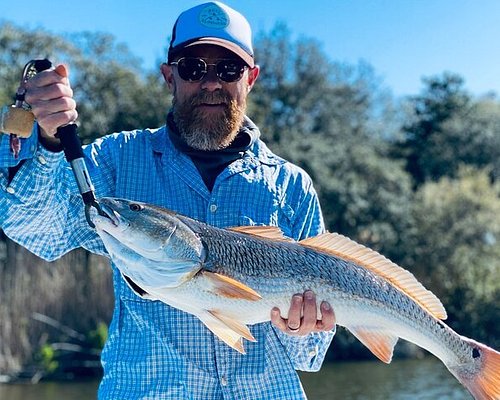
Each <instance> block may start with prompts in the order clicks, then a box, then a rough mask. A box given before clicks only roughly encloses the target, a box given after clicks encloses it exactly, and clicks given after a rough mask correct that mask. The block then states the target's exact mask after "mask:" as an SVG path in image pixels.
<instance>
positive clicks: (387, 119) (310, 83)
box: [0, 23, 500, 369]
mask: <svg viewBox="0 0 500 400" xmlns="http://www.w3.org/2000/svg"><path fill="white" fill-rule="evenodd" d="M255 49H256V60H257V63H258V64H259V65H260V66H261V75H260V77H259V79H258V81H257V83H256V85H255V87H254V89H253V90H252V93H251V94H250V97H249V104H248V107H249V108H248V114H249V116H250V117H251V118H252V119H253V120H254V121H255V122H256V123H257V125H258V126H259V127H260V128H261V131H262V134H263V137H262V139H263V140H264V141H266V142H267V144H268V145H269V146H270V147H271V148H272V149H273V150H274V151H275V152H276V153H278V154H280V155H281V156H283V157H285V158H287V159H289V160H290V161H292V162H295V163H297V164H298V165H299V166H301V167H302V168H304V169H305V170H306V171H307V172H308V173H309V174H310V175H311V177H312V179H313V181H314V185H315V188H316V190H317V192H318V194H319V197H320V201H321V205H322V209H323V211H324V216H325V221H326V225H327V227H328V229H329V230H331V231H338V232H341V233H343V234H345V235H347V236H350V237H352V238H353V239H357V240H358V241H360V242H362V243H364V244H367V245H369V246H370V247H373V248H375V249H377V250H379V251H381V252H382V253H383V254H384V255H386V256H388V257H389V258H391V259H393V260H394V261H396V262H399V263H400V264H401V265H403V266H404V267H406V268H409V269H411V271H412V272H414V273H415V275H416V276H417V277H418V278H419V279H420V280H422V281H423V282H424V284H425V285H426V286H427V287H429V288H430V289H432V290H433V291H434V292H435V293H436V294H437V295H438V296H439V297H440V298H441V299H442V301H443V303H444V304H445V306H446V308H447V310H448V313H449V323H450V324H451V325H452V326H453V327H454V328H455V329H456V330H457V331H459V332H460V333H461V334H465V335H468V336H471V337H474V338H476V339H479V340H482V341H484V342H486V343H489V344H490V345H493V346H496V347H500V343H499V340H500V339H499V338H500V331H499V329H500V327H499V324H498V320H499V318H500V311H499V308H498V304H499V303H500V271H499V270H500V266H499V261H498V260H500V248H499V247H500V245H499V243H500V219H499V218H500V217H499V216H500V205H499V201H500V200H499V199H500V189H499V186H498V185H499V183H498V181H499V176H500V102H499V101H498V99H497V98H495V97H484V98H480V99H476V98H474V97H473V96H472V95H471V94H470V93H468V92H467V90H466V89H465V82H464V81H463V79H462V78H461V77H460V76H458V75H456V74H453V73H443V74H442V75H437V76H433V77H430V78H425V79H424V85H425V86H424V89H423V90H422V92H421V93H420V94H418V95H415V96H411V97H409V98H406V99H403V101H401V102H397V101H396V100H395V99H394V98H393V97H392V95H391V94H390V91H389V90H388V89H387V88H385V87H384V86H383V84H382V82H381V80H380V78H378V77H377V75H376V73H375V71H374V70H373V68H372V67H371V66H370V65H369V64H367V63H366V62H363V61H361V62H359V63H358V64H356V65H350V64H346V63H339V62H334V61H332V60H330V59H329V58H328V56H327V55H326V54H325V53H324V52H323V50H322V47H321V44H320V43H318V42H316V41H314V40H311V39H308V38H303V37H301V38H298V39H293V38H292V34H291V32H290V31H289V30H288V28H287V27H286V25H284V24H277V25H276V26H275V27H274V29H272V30H271V31H270V32H268V33H265V32H261V33H260V34H259V35H258V36H257V38H256V41H255ZM44 57H48V58H50V59H52V60H53V61H55V62H65V63H67V64H68V65H69V66H70V79H71V83H72V87H73V89H74V92H75V97H76V100H77V104H78V111H79V124H80V129H79V131H80V135H81V136H82V137H83V138H84V141H85V142H89V141H91V140H93V139H94V138H95V137H97V136H99V135H101V134H105V133H111V132H114V131H120V130H128V129H134V128H142V127H156V126H159V125H161V124H163V121H164V118H165V114H166V111H167V109H168V107H169V102H170V96H169V95H168V94H167V93H166V89H165V86H164V84H163V80H162V79H161V76H160V74H159V73H152V72H147V71H143V70H141V69H140V66H139V65H140V63H139V60H138V59H137V58H136V57H134V56H133V55H132V54H131V53H130V52H129V50H128V49H127V48H126V46H124V45H122V44H120V43H116V41H115V39H114V38H113V37H112V36H110V35H105V34H102V33H89V32H84V33H79V34H75V35H71V36H66V37H63V36H58V35H54V34H51V33H49V32H47V31H44V30H39V29H37V30H28V29H24V28H21V27H17V26H15V25H12V24H9V23H4V24H0V79H1V81H2V85H1V86H0V104H6V103H11V102H12V97H13V95H14V93H15V90H16V87H17V83H18V79H19V74H20V72H21V70H22V67H23V66H24V64H25V63H26V62H27V61H28V60H30V59H32V58H44ZM5 243H6V246H5V247H6V248H7V250H8V249H9V248H12V249H13V248H14V247H15V246H14V245H13V244H12V243H11V242H5ZM0 244H2V243H1V242H0ZM12 249H11V251H6V252H4V253H5V254H6V256H5V257H3V256H2V255H1V254H0V266H1V265H5V266H7V265H8V264H9V265H11V266H12V267H11V268H10V269H9V268H6V267H3V269H2V268H0V274H5V275H6V276H7V278H6V279H4V278H3V276H0V278H1V279H0V286H1V287H0V289H2V290H0V298H1V300H2V302H0V316H3V317H2V321H3V324H2V325H0V341H2V340H3V341H4V343H7V344H6V346H5V347H6V348H9V346H10V347H11V348H14V347H15V346H17V348H16V350H15V351H17V353H18V354H21V353H23V352H24V353H28V352H29V351H30V350H32V349H33V347H34V346H31V345H30V346H28V345H27V343H31V342H33V343H34V342H35V338H36V337H37V335H36V334H34V333H33V332H31V331H30V332H31V333H28V332H27V328H26V325H29V324H26V322H23V321H26V320H27V319H28V318H29V317H26V316H24V317H22V316H23V314H22V311H23V310H25V309H28V308H30V312H31V311H34V310H35V309H38V308H39V307H41V308H43V311H44V312H46V313H47V314H49V313H51V314H54V313H57V318H58V319H59V320H61V321H62V318H63V316H64V318H65V319H68V320H70V321H68V322H67V323H68V325H71V324H73V323H74V324H80V323H82V325H83V326H80V329H81V331H85V332H89V334H88V335H87V340H88V342H89V343H90V345H91V346H92V347H93V348H101V347H102V345H103V343H104V341H105V339H106V337H107V329H106V326H105V324H102V323H99V325H97V326H96V321H101V320H106V319H107V318H106V317H108V318H109V314H110V308H111V302H110V303H109V305H107V307H108V309H107V313H106V312H103V311H102V310H101V309H99V310H96V314H95V315H93V316H92V318H88V320H85V321H81V320H83V318H79V320H78V321H73V320H71V318H74V316H75V315H81V314H79V313H78V312H76V311H75V309H76V308H77V307H82V304H87V303H88V299H89V298H92V299H94V298H95V299H98V298H99V296H101V298H109V292H110V288H109V286H110V285H111V283H110V282H108V283H109V285H108V286H104V285H101V286H99V284H100V282H101V281H103V279H101V278H99V277H97V276H96V277H93V276H92V272H91V271H94V270H95V268H94V267H93V268H90V269H87V268H86V267H87V264H88V262H89V261H88V259H87V258H85V260H86V261H82V260H81V259H80V258H79V259H78V260H77V261H69V262H67V264H70V265H71V266H72V267H71V273H69V272H68V273H67V275H64V273H63V271H66V270H68V269H69V268H70V267H69V266H68V265H61V273H60V275H61V278H60V280H58V281H57V282H55V280H54V279H48V278H44V276H49V274H48V273H43V272H38V273H40V276H39V275H36V276H37V279H33V280H32V281H28V280H27V279H28V278H29V277H31V276H32V275H34V273H33V274H29V273H27V272H26V271H25V270H24V268H28V267H25V266H26V265H29V268H33V269H34V270H36V271H43V269H41V268H40V266H37V268H35V266H34V265H32V264H36V261H33V260H32V259H31V258H29V257H30V256H28V255H27V254H25V253H22V254H21V255H19V254H20V250H16V253H17V254H18V256H16V257H14V256H13V254H14V250H12ZM16 249H17V248H16ZM82 259H83V258H82ZM26 260H28V261H26ZM2 263H3V264H2ZM62 264H64V261H62ZM76 265H78V266H85V268H76V267H75V266H76ZM47 269H49V268H47ZM50 270H51V271H54V267H53V266H51V268H50ZM75 271H80V272H75ZM108 272H109V271H108ZM78 274H79V275H78ZM72 275H78V276H77V277H76V278H74V277H72ZM100 276H102V275H100ZM73 278H74V279H73ZM108 278H109V276H108ZM72 279H73V281H72ZM10 280H13V281H15V282H17V286H16V285H14V286H15V287H18V286H19V285H20V284H21V283H22V285H24V286H22V287H23V290H18V291H17V292H16V296H17V295H19V293H37V296H33V297H32V298H27V299H28V300H30V301H31V302H28V301H27V300H26V299H22V298H21V297H19V296H20V295H19V296H17V297H15V298H14V296H9V295H8V293H9V290H10V289H9V288H10V286H12V285H8V282H10ZM68 283H71V284H72V285H74V286H71V285H69V284H68ZM2 285H3V286H2ZM29 285H33V286H29ZM50 285H53V286H50ZM38 286H44V287H42V288H39V287H38ZM98 286H99V287H98ZM30 287H31V289H30ZM47 287H49V288H50V289H48V290H44V289H45V288H47ZM35 288H36V290H35ZM69 288H72V289H69ZM96 288H97V289H96ZM2 291H3V292H2ZM2 293H5V297H3V298H2V297H1V295H2ZM67 293H82V296H80V297H81V298H78V296H73V297H75V299H74V300H75V303H72V302H70V301H61V300H60V299H61V298H63V297H66V298H70V297H71V295H68V294H67ZM89 293H92V296H90V295H89ZM43 296H46V297H45V298H43ZM50 296H52V297H51V298H50V301H49V300H48V299H49V297H50ZM35 298H36V299H37V301H36V304H34V303H33V302H34V300H32V299H35ZM63 305H64V306H69V305H71V307H73V305H74V308H71V307H70V308H69V309H68V310H66V308H61V307H62V306H63ZM8 306H12V307H13V308H15V309H14V311H13V312H10V311H9V310H8ZM2 307H3V308H2ZM16 307H17V308H16ZM35 307H36V308H35ZM98 307H100V303H99V301H98V300H96V303H95V304H94V305H93V307H92V308H93V309H97V308H98ZM59 308H61V309H59ZM55 309H57V312H56V311H55ZM38 311H40V310H39V309H38ZM6 316H10V317H9V318H12V321H10V320H9V321H6V320H7V319H8V318H6ZM17 316H19V318H17ZM4 317H5V318H4ZM16 318H17V319H16ZM23 318H24V319H23ZM4 322H5V323H4ZM63 322H64V321H63ZM11 327H12V328H11ZM25 328H26V329H25ZM11 330H17V331H18V332H21V331H22V332H23V334H22V335H20V336H22V337H19V338H17V337H14V336H12V335H10V332H11ZM25 330H26V332H25ZM35 333H37V334H39V332H38V331H37V332H35ZM9 335H10V336H9ZM30 335H31V336H30ZM38 336H39V335H38ZM7 339H8V340H9V342H7ZM336 343H337V344H336V345H334V346H333V349H332V351H333V352H335V351H337V352H338V354H340V355H346V356H348V357H352V355H353V354H355V355H356V356H361V357H362V356H364V355H365V354H366V351H364V350H363V351H362V350H359V349H358V348H357V347H353V346H361V345H359V344H354V343H357V342H356V341H355V340H354V339H353V337H352V336H350V335H343V334H341V335H339V337H338V339H337V341H336ZM346 349H347V350H346ZM52 350H53V349H52ZM24 353H23V355H25V354H24ZM338 354H337V355H338ZM40 357H41V358H40V359H41V360H42V364H44V365H45V366H46V368H47V369H53V368H54V366H55V364H54V361H58V360H55V355H54V354H53V353H51V352H50V350H49V349H46V348H45V347H44V348H42V349H41V351H40ZM1 359H2V357H0V361H1ZM5 365H7V364H4V365H0V368H6V367H5ZM11 365H17V364H16V363H15V362H12V363H10V364H9V365H8V366H7V367H9V366H11Z"/></svg>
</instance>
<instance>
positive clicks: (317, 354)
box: [273, 178, 335, 372]
mask: <svg viewBox="0 0 500 400" xmlns="http://www.w3.org/2000/svg"><path fill="white" fill-rule="evenodd" d="M303 185H304V192H303V193H302V199H301V202H300V203H299V206H298V208H297V209H296V210H295V211H294V212H293V236H294V238H295V239H296V240H302V239H305V238H307V237H311V236H316V235H319V234H320V233H323V232H324V231H325V225H324V221H323V216H322V214H321V207H320V204H319V200H318V196H317V194H316V191H315V190H314V187H313V185H312V183H311V181H310V178H309V179H306V180H305V182H304V184H303ZM304 193H305V194H304ZM318 300H321V299H318ZM273 329H274V330H275V331H276V334H277V336H278V338H279V340H280V341H281V343H282V345H283V347H284V348H285V350H286V353H287V354H288V357H289V358H290V360H291V361H292V364H293V366H294V368H295V369H297V370H301V371H309V372H314V371H319V369H320V368H321V365H322V364H323V361H324V359H325V355H326V352H327V350H328V348H329V346H330V343H331V341H332V339H333V336H334V335H335V329H334V330H332V331H330V332H317V333H311V334H309V335H307V336H302V337H297V336H290V335H287V334H286V333H284V332H282V331H281V330H279V329H278V328H276V327H275V326H274V325H273Z"/></svg>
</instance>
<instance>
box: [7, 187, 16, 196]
mask: <svg viewBox="0 0 500 400" xmlns="http://www.w3.org/2000/svg"><path fill="white" fill-rule="evenodd" d="M6 190H7V193H10V194H14V193H16V189H14V188H13V187H11V186H9V187H8V188H7V189H6Z"/></svg>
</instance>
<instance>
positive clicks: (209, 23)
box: [199, 5, 229, 29]
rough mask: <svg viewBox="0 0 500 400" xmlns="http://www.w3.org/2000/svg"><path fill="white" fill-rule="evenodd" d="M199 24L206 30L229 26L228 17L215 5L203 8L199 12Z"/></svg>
mask: <svg viewBox="0 0 500 400" xmlns="http://www.w3.org/2000/svg"><path fill="white" fill-rule="evenodd" d="M199 19H200V24H202V25H204V26H206V27H207V28H215V29H223V28H225V27H226V26H228V25H229V16H228V15H227V14H226V12H225V11H224V10H222V9H221V8H220V7H218V6H216V5H210V6H207V7H205V8H204V9H203V10H201V12H200V16H199Z"/></svg>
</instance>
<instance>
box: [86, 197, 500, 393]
mask: <svg viewBox="0 0 500 400" xmlns="http://www.w3.org/2000/svg"><path fill="white" fill-rule="evenodd" d="M99 203H100V204H101V207H102V209H103V211H104V213H105V214H106V215H107V217H105V216H102V215H96V216H95V217H94V218H93V223H94V224H95V226H96V231H97V233H98V234H99V235H100V236H101V238H102V239H103V242H104V245H105V246H106V248H107V250H108V252H109V254H110V255H111V258H112V259H113V260H114V261H115V265H117V267H118V268H119V269H120V270H121V272H122V274H124V275H126V276H127V278H128V279H129V280H131V281H132V282H134V283H135V285H137V286H138V287H140V288H141V295H142V296H143V297H145V298H148V299H152V300H160V301H163V302H165V303H167V304H169V305H171V306H173V307H176V308H178V309H180V310H182V311H185V312H187V313H190V314H193V315H195V316H196V317H198V318H199V319H200V320H201V321H202V322H203V323H204V324H205V326H206V327H207V328H208V329H210V330H211V331H212V332H213V333H214V334H215V335H216V336H217V337H218V338H219V339H221V340H223V341H224V342H225V343H227V344H228V345H229V346H231V347H233V348H234V349H235V350H238V351H239V352H242V353H244V346H243V339H247V340H252V341H255V339H254V338H253V336H252V334H251V332H250V331H249V329H248V327H247V325H250V324H255V323H260V322H266V321H269V320H270V314H271V309H272V308H273V307H275V306H277V307H279V308H280V310H281V311H282V315H283V316H284V317H285V318H286V316H287V315H286V313H287V310H288V308H289V306H290V299H291V298H292V296H293V295H294V294H296V293H303V292H304V291H305V290H312V291H313V292H314V293H315V294H316V297H317V299H318V300H320V301H322V300H325V301H328V302H329V303H330V304H331V305H332V307H333V309H334V312H335V316H336V321H337V324H338V325H340V326H344V327H346V328H347V329H348V330H349V331H350V332H351V333H353V334H354V335H355V336H356V338H358V339H359V340H360V341H361V342H362V343H363V344H364V345H365V346H367V347H368V348H369V349H370V350H371V351H372V353H373V354H374V355H376V356H377V357H378V358H379V359H381V360H382V361H384V362H387V363H388V362H390V361H391V359H392V354H393V349H394V346H395V344H396V342H397V340H398V339H399V338H403V339H406V340H408V341H410V342H413V343H415V344H417V345H418V346H420V347H422V348H424V349H426V350H428V351H429V352H431V353H432V354H434V355H435V356H436V357H438V358H439V359H440V360H441V361H442V362H443V363H444V364H445V365H446V367H447V368H448V370H449V371H450V372H451V373H452V374H453V375H454V376H455V377H456V378H457V379H458V380H459V381H460V382H461V383H462V384H463V385H464V386H465V387H466V388H467V389H468V390H469V391H470V392H471V393H472V394H473V396H474V397H475V399H478V400H494V399H497V400H498V399H500V353H499V352H497V351H496V350H494V349H491V348H489V347H487V346H486V345H484V344H481V343H478V342H475V341H474V340H472V339H468V338H465V337H463V336H460V335H459V334H457V333H456V332H455V331H453V330H452V329H451V328H450V327H448V326H447V325H446V324H445V323H444V322H442V321H441V319H443V318H445V317H446V312H445V310H444V308H443V306H442V304H441V302H440V301H439V299H437V297H435V296H434V295H433V294H432V293H431V292H429V291H427V290H426V289H425V288H424V287H423V286H422V285H421V284H420V283H419V282H418V281H417V280H416V279H415V277H414V276H413V275H411V274H410V273H408V271H406V270H404V269H402V268H401V267H399V266H397V265H395V264H394V263H392V262H391V261H390V260H387V259H386V258H385V257H383V256H381V255H380V254H378V253H376V252H374V251H373V250H370V249H368V248H366V247H364V246H361V245H359V244H357V243H355V242H353V241H351V240H350V239H348V238H345V237H343V236H341V235H338V234H324V235H320V236H318V237H316V238H309V239H306V240H303V241H301V242H293V241H290V240H286V239H285V238H283V237H280V236H279V232H277V229H276V228H272V227H238V228H231V229H220V228H216V227H212V226H209V225H206V224H204V223H201V222H198V221H196V220H193V219H191V218H188V217H185V216H181V215H178V214H175V213H173V212H171V211H169V210H165V209H161V208H159V207H155V206H151V205H148V204H145V203H138V202H132V201H129V200H124V199H114V198H104V199H100V200H99ZM152 260H154V262H153V261H152ZM150 269H153V270H154V273H155V275H154V279H150V280H149V281H148V280H147V279H144V277H149V276H150V275H151V274H150V273H149V272H150V271H149V270H150ZM146 272H148V273H146ZM148 279H149V278H148ZM319 311H320V310H319V309H318V313H319ZM319 317H320V318H321V314H319Z"/></svg>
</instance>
